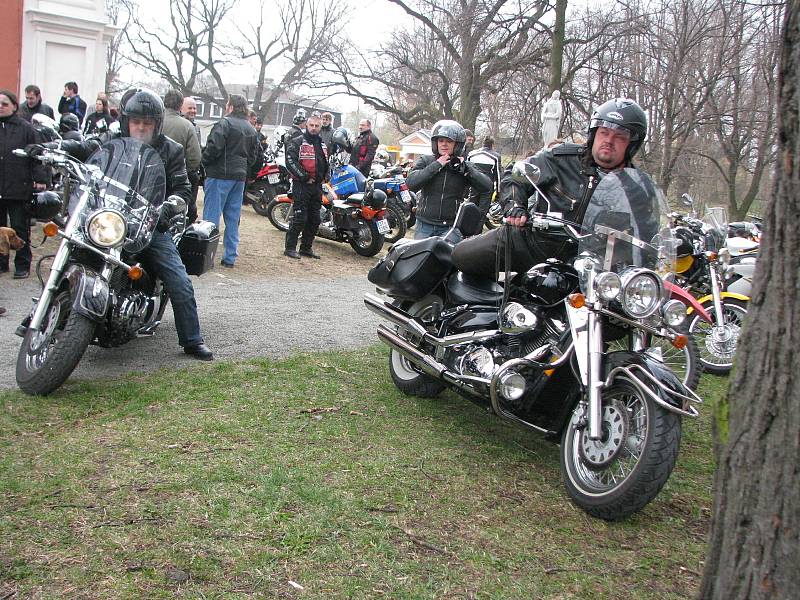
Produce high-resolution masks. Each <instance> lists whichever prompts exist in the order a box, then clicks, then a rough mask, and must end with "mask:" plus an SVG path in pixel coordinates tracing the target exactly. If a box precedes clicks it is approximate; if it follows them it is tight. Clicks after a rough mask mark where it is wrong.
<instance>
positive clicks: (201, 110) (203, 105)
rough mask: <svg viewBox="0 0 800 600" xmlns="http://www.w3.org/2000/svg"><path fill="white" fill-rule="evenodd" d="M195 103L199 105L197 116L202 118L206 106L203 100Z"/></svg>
mask: <svg viewBox="0 0 800 600" xmlns="http://www.w3.org/2000/svg"><path fill="white" fill-rule="evenodd" d="M195 102H196V103H197V116H198V117H202V116H203V111H204V110H205V108H206V105H205V103H204V102H203V101H202V100H196V99H195Z"/></svg>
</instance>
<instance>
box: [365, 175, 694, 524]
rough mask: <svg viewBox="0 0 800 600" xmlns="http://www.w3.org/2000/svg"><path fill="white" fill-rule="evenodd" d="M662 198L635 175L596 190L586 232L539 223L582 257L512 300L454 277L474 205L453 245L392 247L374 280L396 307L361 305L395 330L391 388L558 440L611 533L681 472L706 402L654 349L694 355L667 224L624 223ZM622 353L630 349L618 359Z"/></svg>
mask: <svg viewBox="0 0 800 600" xmlns="http://www.w3.org/2000/svg"><path fill="white" fill-rule="evenodd" d="M514 173H515V175H514V176H515V177H522V176H524V177H526V178H527V179H528V180H529V181H530V182H531V183H533V184H535V182H536V181H537V180H538V173H537V170H536V168H535V167H534V166H533V165H531V164H530V163H518V164H517V166H516V168H515V169H514ZM623 178H624V179H623ZM654 189H655V188H654V186H653V184H652V182H650V181H648V182H647V185H643V182H642V178H641V175H640V173H639V172H638V171H636V170H634V169H626V170H625V171H624V172H613V173H608V174H607V175H606V176H605V177H604V178H603V180H602V181H601V182H600V184H599V185H598V187H597V189H596V190H595V192H594V194H593V195H592V199H591V202H590V206H589V208H588V210H587V212H586V218H585V220H584V228H579V227H578V226H577V225H576V224H574V223H570V222H568V221H565V220H564V219H562V218H560V216H559V215H556V214H536V215H534V217H533V218H532V219H531V221H530V223H531V226H532V227H533V228H535V229H536V230H537V235H542V236H546V237H551V238H556V239H558V240H559V241H564V242H565V243H571V244H574V245H576V246H577V252H578V254H577V258H576V259H575V260H574V261H569V262H562V261H558V260H555V259H551V260H549V261H548V262H546V263H543V264H540V265H536V266H534V267H533V268H531V269H529V270H528V271H527V272H524V273H516V274H513V275H512V274H509V273H506V276H507V278H506V279H505V280H504V283H503V285H501V284H499V283H496V282H494V281H491V280H483V279H480V278H476V277H473V276H467V275H466V274H464V273H460V272H457V271H455V270H454V268H453V265H452V260H451V253H452V249H453V247H454V245H455V244H456V243H457V242H458V241H459V240H460V239H461V238H462V237H464V236H467V235H474V234H476V233H477V232H478V231H479V228H480V226H481V218H480V217H481V215H480V211H479V210H478V209H477V207H476V206H475V205H474V204H472V203H471V202H465V203H464V204H462V205H461V207H460V208H459V212H458V214H457V217H456V222H455V225H454V226H453V228H452V229H451V230H450V231H449V232H448V233H447V234H446V235H444V236H442V237H435V238H429V239H426V240H419V241H414V242H412V241H406V242H401V243H398V244H395V246H394V247H393V248H392V250H391V251H390V252H389V254H388V255H387V256H386V257H384V258H383V259H381V261H379V262H378V264H377V265H376V266H375V267H374V268H373V269H372V270H371V271H370V275H369V279H370V281H371V282H372V283H374V284H375V285H376V286H377V287H378V288H379V289H380V290H381V291H382V292H384V293H385V294H387V295H388V296H389V299H388V300H386V299H383V298H381V297H379V296H376V295H373V294H367V296H366V297H365V304H366V305H367V307H368V308H369V309H370V310H371V311H373V312H375V313H377V314H378V315H380V316H381V317H383V318H384V319H386V320H387V321H389V322H390V323H391V324H392V325H393V327H387V326H385V325H380V326H379V327H378V337H379V338H380V339H381V340H382V341H383V342H385V343H386V344H388V345H389V347H390V352H389V371H390V374H391V377H392V380H393V382H394V383H395V385H396V386H397V387H398V389H400V390H401V391H403V392H404V393H406V394H410V395H416V396H423V397H430V396H435V395H437V394H438V393H440V392H441V391H442V390H444V389H445V388H448V387H449V388H451V389H453V390H455V391H457V392H458V393H460V394H462V395H463V396H465V397H467V398H469V399H471V400H473V401H475V402H477V403H479V404H481V405H485V406H490V407H491V409H492V410H493V411H494V412H495V413H496V414H497V415H498V416H500V417H501V418H503V419H506V420H509V421H511V422H513V423H515V424H517V425H521V426H522V427H524V428H527V429H529V430H533V431H537V432H540V433H543V434H545V435H546V436H547V437H548V438H550V439H553V440H558V439H560V440H561V450H560V457H561V471H562V475H563V481H564V485H565V487H566V489H567V493H568V494H569V496H570V498H571V499H572V501H573V502H574V503H575V504H576V505H577V506H579V507H580V508H581V509H583V510H584V511H586V512H587V513H589V514H591V515H593V516H596V517H600V518H603V519H608V520H614V519H620V518H624V517H626V516H628V515H630V514H632V513H634V512H636V511H638V510H640V509H641V508H643V507H644V506H645V505H646V504H647V503H649V502H650V501H651V500H653V498H655V496H656V495H657V494H658V492H659V491H660V489H661V488H662V486H663V485H664V484H665V482H666V481H667V479H668V478H669V475H670V472H671V471H672V468H673V466H674V464H675V460H676V458H677V454H678V446H679V441H680V434H681V418H682V417H695V416H697V414H698V412H697V410H696V408H695V407H694V406H693V404H694V403H697V402H700V401H701V400H700V398H699V397H698V396H696V395H695V394H694V392H692V391H691V390H689V389H688V388H687V387H686V386H684V385H683V383H682V382H681V381H680V380H679V379H678V378H677V377H676V376H675V374H674V373H672V372H671V371H670V370H669V369H668V368H667V367H666V366H665V364H664V363H663V362H662V361H661V360H660V359H659V354H660V353H659V352H658V349H657V348H656V347H654V345H653V343H652V340H653V339H656V338H662V339H665V340H668V341H669V342H670V343H672V344H674V345H675V346H678V347H680V346H682V345H684V344H686V342H687V339H686V336H685V335H682V334H680V333H677V332H676V331H675V329H676V328H678V327H680V326H681V325H682V324H683V323H684V320H685V318H686V309H685V306H684V305H683V304H682V303H681V302H680V301H677V300H669V299H667V298H668V296H667V293H666V291H665V287H664V281H665V280H668V279H669V278H670V277H671V276H672V268H673V267H674V245H675V244H674V238H673V237H672V236H671V232H670V230H669V228H668V227H664V225H666V222H665V221H662V222H661V223H659V222H657V220H656V219H654V218H651V220H648V221H642V222H634V221H633V220H632V219H631V216H630V213H631V209H630V207H631V206H632V205H635V204H634V202H631V198H635V199H636V201H637V202H640V201H641V200H642V199H649V200H650V201H651V202H650V203H649V205H654V204H656V203H658V204H659V205H663V206H664V208H665V204H664V202H663V195H662V194H660V192H658V193H657V194H658V197H655V198H654V197H653V195H654V194H656V192H655V191H654ZM609 207H618V208H609ZM625 207H627V208H625ZM648 214H650V215H652V214H653V213H652V211H648ZM661 214H662V215H666V211H664V212H662V213H661ZM506 264H508V263H507V261H506ZM619 339H628V340H630V347H629V348H628V349H625V350H619V351H613V350H610V349H609V348H608V344H609V343H610V342H612V341H614V340H619Z"/></svg>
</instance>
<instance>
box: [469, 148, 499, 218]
mask: <svg viewBox="0 0 800 600" xmlns="http://www.w3.org/2000/svg"><path fill="white" fill-rule="evenodd" d="M467 160H468V161H469V162H471V163H474V164H475V166H477V167H478V169H480V170H481V172H483V173H486V174H487V175H488V176H489V177H490V178H491V180H492V189H491V190H489V191H488V192H478V191H476V190H474V189H472V188H470V190H469V194H468V197H469V200H470V201H471V202H474V203H475V204H477V205H478V208H479V209H480V210H481V214H482V215H483V216H484V217H486V213H488V212H489V206H490V205H491V203H492V196H493V195H494V194H495V193H496V192H497V190H498V188H499V187H500V174H501V172H502V168H501V166H500V154H499V153H498V152H495V151H494V138H493V137H492V136H490V135H487V136H486V137H484V138H483V146H481V147H480V148H478V149H476V150H473V151H472V152H470V153H469V154H468V155H467Z"/></svg>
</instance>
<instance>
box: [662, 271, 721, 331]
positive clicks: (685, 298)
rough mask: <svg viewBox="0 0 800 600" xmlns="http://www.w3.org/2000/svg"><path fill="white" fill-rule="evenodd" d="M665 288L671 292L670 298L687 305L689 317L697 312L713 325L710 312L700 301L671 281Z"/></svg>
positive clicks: (667, 282) (666, 283) (665, 284)
mask: <svg viewBox="0 0 800 600" xmlns="http://www.w3.org/2000/svg"><path fill="white" fill-rule="evenodd" d="M664 287H665V288H666V289H667V291H668V292H669V295H670V298H672V299H673V300H680V301H681V302H683V303H684V304H685V305H686V314H687V315H690V314H692V312H694V311H695V310H696V311H697V312H698V313H699V314H700V316H701V317H702V318H703V319H704V320H705V321H706V322H707V323H711V315H709V314H708V311H707V310H706V309H705V308H703V305H702V304H701V303H700V301H698V300H697V299H696V298H695V297H694V296H692V295H691V294H690V293H689V292H687V291H686V290H685V289H683V288H682V287H681V286H679V285H675V284H674V283H672V282H671V281H665V282H664Z"/></svg>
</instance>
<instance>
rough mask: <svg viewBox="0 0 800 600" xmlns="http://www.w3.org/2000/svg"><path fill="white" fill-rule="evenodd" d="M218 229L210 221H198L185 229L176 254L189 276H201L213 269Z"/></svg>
mask: <svg viewBox="0 0 800 600" xmlns="http://www.w3.org/2000/svg"><path fill="white" fill-rule="evenodd" d="M218 243H219V229H217V226H216V225H214V223H212V222H211V221H198V222H197V223H192V224H191V225H189V227H187V228H186V231H185V232H184V234H183V237H182V238H181V241H180V242H178V252H179V253H180V255H181V260H182V261H183V264H184V266H185V267H186V272H187V273H188V274H189V275H202V274H203V273H205V272H206V271H208V270H210V269H213V268H214V256H215V255H216V254H217V244H218Z"/></svg>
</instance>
